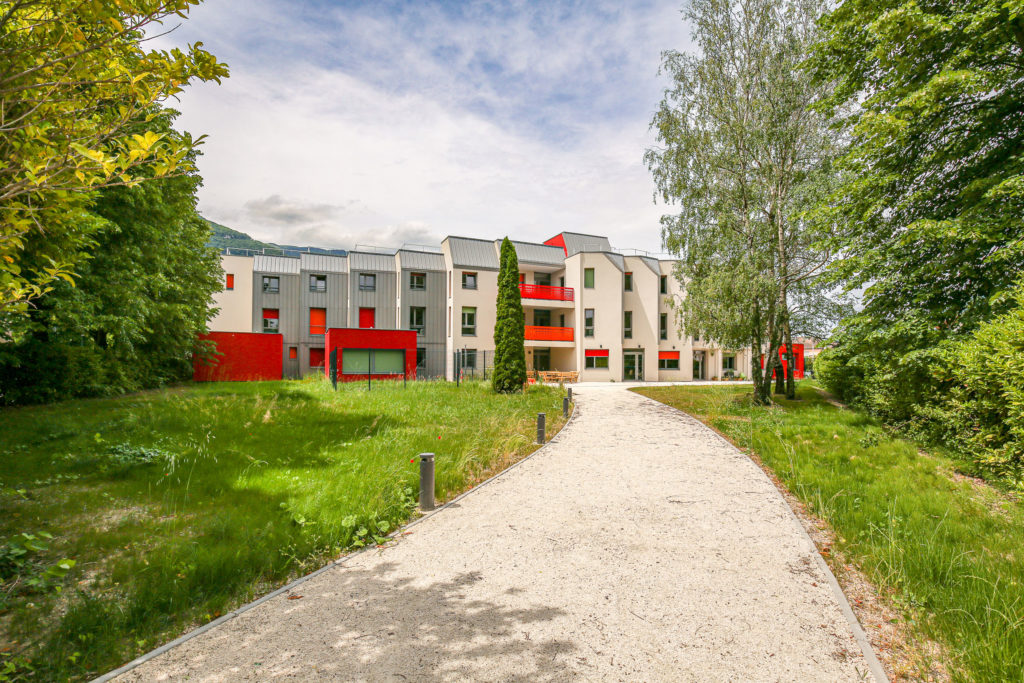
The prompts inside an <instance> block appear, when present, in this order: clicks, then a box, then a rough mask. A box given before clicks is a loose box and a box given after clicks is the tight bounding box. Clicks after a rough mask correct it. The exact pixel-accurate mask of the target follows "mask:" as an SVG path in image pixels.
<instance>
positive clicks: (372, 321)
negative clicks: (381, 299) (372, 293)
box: [359, 308, 377, 330]
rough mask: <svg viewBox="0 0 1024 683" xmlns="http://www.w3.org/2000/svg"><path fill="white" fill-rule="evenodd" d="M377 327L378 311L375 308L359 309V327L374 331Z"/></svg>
mask: <svg viewBox="0 0 1024 683" xmlns="http://www.w3.org/2000/svg"><path fill="white" fill-rule="evenodd" d="M376 326H377V310H376V309H374V308H360V309H359V327H361V328H363V329H366V330H372V329H373V328H374V327H376Z"/></svg>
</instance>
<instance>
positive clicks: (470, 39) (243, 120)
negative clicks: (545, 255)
mask: <svg viewBox="0 0 1024 683" xmlns="http://www.w3.org/2000/svg"><path fill="white" fill-rule="evenodd" d="M679 8H680V5H679V3H677V2H656V1H654V0H636V1H633V2H629V1H627V2H601V1H598V2H535V3H529V2H493V3H491V2H489V3H476V2H469V3H456V2H360V3H356V2H327V1H326V0H320V1H316V0H307V1H305V2H296V1H294V0H292V1H284V0H244V1H240V0H207V2H206V3H205V4H204V5H201V6H199V7H198V8H196V9H195V10H193V12H192V14H191V16H190V18H189V19H188V21H186V22H184V23H183V24H182V25H181V26H180V27H179V28H177V29H176V30H175V31H174V32H173V33H171V34H170V35H169V36H167V37H165V38H161V39H160V40H159V41H158V44H163V45H168V44H179V45H180V44H183V43H186V42H193V41H196V40H201V41H203V43H204V44H205V46H206V47H207V49H209V50H210V51H212V52H213V53H214V54H216V55H217V56H218V58H220V59H221V60H222V61H226V62H227V63H228V64H229V66H230V68H231V74H232V75H231V78H229V79H228V80H226V81H225V82H224V83H223V84H222V85H220V86H216V85H207V84H203V85H199V86H195V87H190V88H189V89H188V91H187V92H186V93H185V94H184V95H182V96H181V100H180V102H178V103H174V106H176V107H177V108H179V109H180V110H181V111H182V117H181V119H180V120H179V125H180V126H181V127H182V128H185V129H187V130H189V131H191V132H192V133H193V134H207V135H209V139H208V141H207V143H206V145H205V146H204V156H203V158H202V159H201V161H200V170H201V172H202V174H203V177H204V181H205V182H204V187H203V188H202V190H201V191H200V210H201V211H202V212H203V213H204V215H206V216H207V217H209V218H211V219H213V220H216V221H218V222H221V223H224V224H226V225H229V226H232V227H235V228H238V229H240V230H243V231H245V232H248V233H250V234H252V235H254V236H256V237H259V238H263V239H267V240H271V241H279V242H289V243H304V244H315V245H319V246H341V247H352V246H354V245H355V244H357V243H358V244H375V245H383V246H398V245H399V244H401V243H403V242H416V243H437V242H438V241H439V239H440V238H441V237H442V236H444V235H447V234H455V235H465V236H470V237H486V238H495V237H501V236H504V235H509V236H512V237H515V238H519V239H531V240H542V239H546V238H547V237H550V236H551V235H553V234H555V233H557V232H559V231H561V230H574V231H579V232H589V233H597V234H607V235H608V236H609V237H610V238H611V239H612V243H613V244H614V245H615V246H618V247H635V248H642V249H648V250H652V251H656V250H659V248H660V235H659V227H658V217H659V216H660V214H661V213H663V212H664V211H665V210H666V207H664V206H655V205H654V203H653V202H652V190H653V186H652V183H651V179H650V175H649V174H648V172H647V170H646V169H645V168H644V166H643V159H642V157H643V152H644V149H646V148H647V147H649V146H651V145H652V144H653V137H652V136H651V134H650V132H649V130H648V124H649V122H650V118H651V114H652V113H653V111H654V109H655V107H656V106H657V104H658V102H659V100H660V96H661V90H662V88H663V87H664V85H665V81H664V79H663V78H660V77H658V73H657V72H658V66H659V61H660V53H661V51H662V50H664V49H669V48H672V49H686V48H687V46H688V44H689V40H688V30H687V27H686V26H685V25H684V23H683V22H682V20H681V18H680V14H679Z"/></svg>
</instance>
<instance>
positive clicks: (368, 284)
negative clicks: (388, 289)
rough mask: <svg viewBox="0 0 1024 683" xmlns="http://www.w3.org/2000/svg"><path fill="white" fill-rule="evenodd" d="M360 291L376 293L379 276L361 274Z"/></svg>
mask: <svg viewBox="0 0 1024 683" xmlns="http://www.w3.org/2000/svg"><path fill="white" fill-rule="evenodd" d="M359 291H360V292H376V291H377V275H376V274H374V273H359Z"/></svg>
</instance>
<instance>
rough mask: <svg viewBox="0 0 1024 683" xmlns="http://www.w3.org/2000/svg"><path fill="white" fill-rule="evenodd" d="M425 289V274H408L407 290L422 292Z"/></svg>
mask: <svg viewBox="0 0 1024 683" xmlns="http://www.w3.org/2000/svg"><path fill="white" fill-rule="evenodd" d="M426 288H427V274H426V273H409V289H411V290H413V291H416V292H422V291H423V290H425V289H426Z"/></svg>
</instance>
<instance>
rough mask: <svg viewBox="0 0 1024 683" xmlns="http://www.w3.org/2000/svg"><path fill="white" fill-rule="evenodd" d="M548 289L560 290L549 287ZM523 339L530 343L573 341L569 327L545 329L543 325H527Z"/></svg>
mask: <svg viewBox="0 0 1024 683" xmlns="http://www.w3.org/2000/svg"><path fill="white" fill-rule="evenodd" d="M550 289H561V288H560V287H551V288H550ZM569 291H570V292H571V291H572V290H569ZM524 337H525V338H526V339H528V340H530V341H559V342H565V341H567V342H571V341H572V340H573V336H572V328H571V327H545V326H543V325H527V326H526V334H525V335H524Z"/></svg>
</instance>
